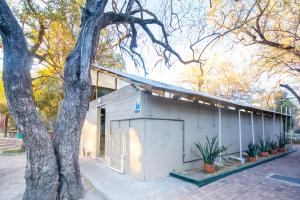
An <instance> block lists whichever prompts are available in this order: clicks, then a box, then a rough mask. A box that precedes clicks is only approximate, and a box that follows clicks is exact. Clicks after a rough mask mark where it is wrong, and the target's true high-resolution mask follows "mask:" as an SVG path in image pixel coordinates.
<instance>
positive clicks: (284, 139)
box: [278, 133, 287, 148]
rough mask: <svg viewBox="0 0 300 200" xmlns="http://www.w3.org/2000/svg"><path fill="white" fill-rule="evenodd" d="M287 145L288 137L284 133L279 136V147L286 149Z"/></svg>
mask: <svg viewBox="0 0 300 200" xmlns="http://www.w3.org/2000/svg"><path fill="white" fill-rule="evenodd" d="M286 143H287V136H286V134H283V133H280V134H279V136H278V146H279V147H280V148H284V147H285V145H286Z"/></svg>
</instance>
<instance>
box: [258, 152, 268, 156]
mask: <svg viewBox="0 0 300 200" xmlns="http://www.w3.org/2000/svg"><path fill="white" fill-rule="evenodd" d="M259 156H260V157H268V156H269V152H265V151H262V152H260V154H259Z"/></svg>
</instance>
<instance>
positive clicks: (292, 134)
mask: <svg viewBox="0 0 300 200" xmlns="http://www.w3.org/2000/svg"><path fill="white" fill-rule="evenodd" d="M292 119H293V118H292V108H290V130H291V145H293V137H294V131H293V128H292V125H293V124H292Z"/></svg>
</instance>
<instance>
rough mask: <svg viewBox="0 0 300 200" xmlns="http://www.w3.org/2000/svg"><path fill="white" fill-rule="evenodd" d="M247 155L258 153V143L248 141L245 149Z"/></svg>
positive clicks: (251, 155) (252, 155) (253, 155)
mask: <svg viewBox="0 0 300 200" xmlns="http://www.w3.org/2000/svg"><path fill="white" fill-rule="evenodd" d="M246 153H247V154H248V156H249V157H256V156H257V155H258V153H259V146H258V144H253V143H252V142H250V143H249V144H248V150H247V151H246Z"/></svg>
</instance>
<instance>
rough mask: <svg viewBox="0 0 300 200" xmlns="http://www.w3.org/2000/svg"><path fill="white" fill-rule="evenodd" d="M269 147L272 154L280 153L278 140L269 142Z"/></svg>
mask: <svg viewBox="0 0 300 200" xmlns="http://www.w3.org/2000/svg"><path fill="white" fill-rule="evenodd" d="M269 147H270V150H269V152H270V154H277V153H278V150H277V149H278V145H277V142H276V141H273V140H271V141H270V142H269Z"/></svg>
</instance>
